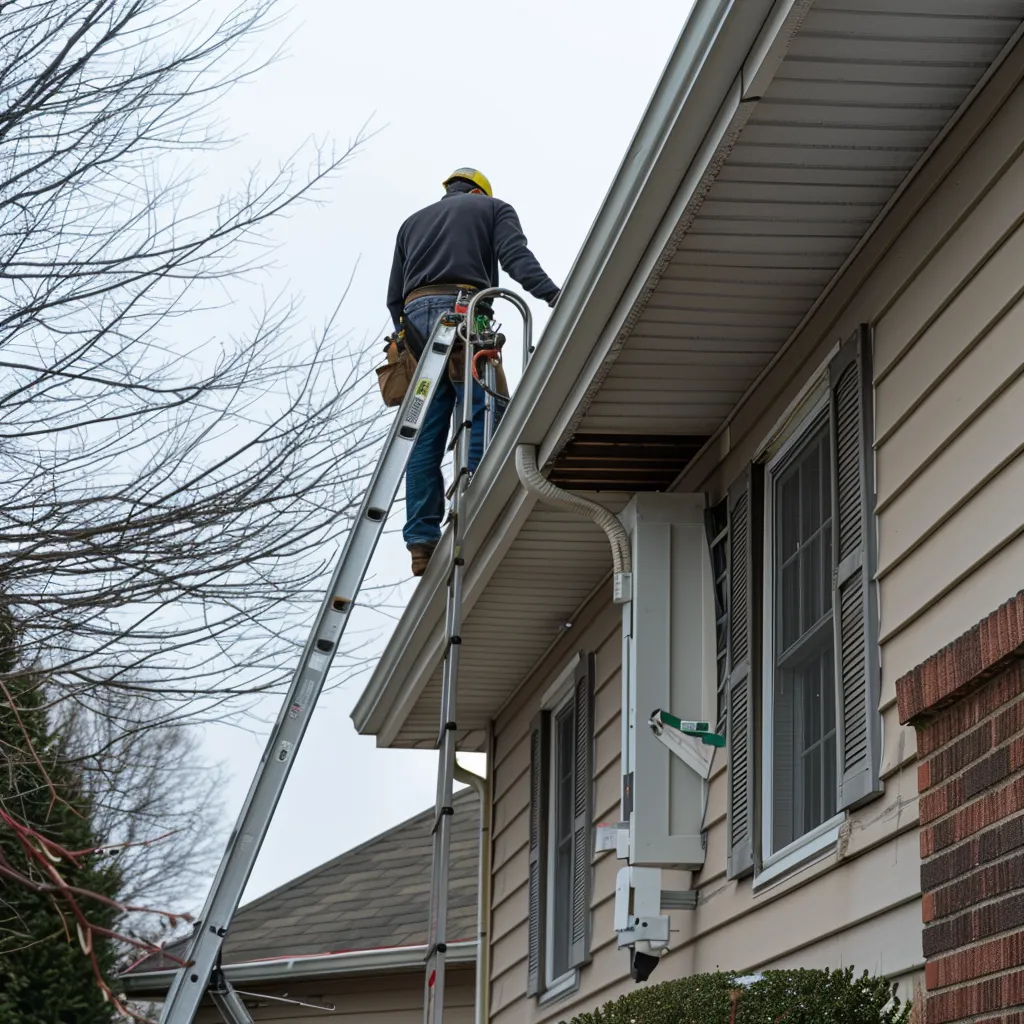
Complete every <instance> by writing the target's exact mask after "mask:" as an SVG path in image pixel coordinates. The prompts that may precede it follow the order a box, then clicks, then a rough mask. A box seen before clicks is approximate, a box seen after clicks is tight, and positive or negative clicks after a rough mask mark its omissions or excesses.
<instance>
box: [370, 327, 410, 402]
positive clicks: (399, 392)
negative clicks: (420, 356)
mask: <svg viewBox="0 0 1024 1024" xmlns="http://www.w3.org/2000/svg"><path fill="white" fill-rule="evenodd" d="M404 333H405V332H404V331H402V332H401V333H399V334H392V335H391V336H390V337H389V338H387V339H386V344H385V346H384V354H385V357H386V358H387V362H386V363H385V364H384V365H383V366H378V367H377V386H378V387H379V388H380V394H381V398H383V399H384V404H385V405H386V406H388V407H389V408H390V407H392V406H396V405H401V404H402V399H403V398H405V393H406V391H408V390H409V385H410V384H411V383H412V381H413V378H414V377H415V376H416V363H417V362H418V360H417V359H416V357H415V356H414V355H413V354H412V353H411V352H410V351H409V349H408V348H407V347H406V345H405V339H404V337H403V335H404Z"/></svg>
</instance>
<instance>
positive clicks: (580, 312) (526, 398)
mask: <svg viewBox="0 0 1024 1024" xmlns="http://www.w3.org/2000/svg"><path fill="white" fill-rule="evenodd" d="M792 5H793V4H792V0H779V2H778V3H777V4H773V3H772V2H771V0H742V2H738V0H697V2H696V3H695V5H694V7H693V10H692V11H691V14H690V17H689V19H688V21H687V23H686V26H685V28H684V29H683V32H682V34H681V36H680V38H679V41H678V42H677V44H676V47H675V49H674V51H673V53H672V55H671V57H670V58H669V61H668V64H667V65H666V68H665V71H664V73H663V74H662V77H661V80H660V81H659V83H658V86H657V88H656V89H655V92H654V95H653V97H652V99H651V102H650V103H649V105H648V107H647V110H646V112H645V114H644V117H643V119H642V120H641V122H640V126H639V128H638V129H637V132H636V134H635V136H634V138H633V142H632V143H631V145H630V147H629V149H628V150H627V153H626V157H625V159H624V160H623V162H622V165H621V166H620V168H619V171H618V173H617V175H616V177H615V179H614V181H613V183H612V186H611V189H610V190H609V192H608V196H607V197H606V199H605V202H604V204H603V205H602V207H601V209H600V211H599V213H598V215H597V219H596V220H595V222H594V225H593V227H592V228H591V230H590V233H589V235H588V236H587V240H586V242H585V243H584V245H583V248H582V249H581V251H580V255H579V257H578V258H577V260H576V262H575V264H574V265H573V268H572V270H571V272H570V274H569V277H568V279H567V281H566V283H565V286H564V288H563V290H562V295H561V297H560V299H559V302H558V304H557V306H556V307H555V310H554V312H553V313H552V316H551V319H550V321H549V323H548V326H547V329H546V330H545V332H544V337H543V338H542V340H541V343H540V344H539V345H538V347H537V351H536V353H535V355H534V357H533V359H532V360H531V361H530V364H529V366H528V367H527V369H526V372H525V374H524V375H523V379H522V381H521V382H520V385H519V387H518V389H517V390H516V394H515V398H514V400H513V401H512V402H511V403H510V405H509V408H508V410H507V412H506V414H505V416H504V417H503V418H502V421H501V424H500V426H499V427H498V430H497V433H496V434H495V438H494V440H493V442H492V443H491V446H490V448H489V449H488V450H487V452H486V453H485V455H484V458H483V460H482V461H481V463H480V466H479V468H478V470H477V472H476V473H475V474H474V477H473V483H472V485H471V487H470V488H469V491H468V492H467V495H466V506H467V507H466V513H465V514H466V546H465V552H464V553H465V555H466V557H467V564H468V566H469V567H471V569H470V571H472V572H475V577H474V582H475V586H474V587H471V586H470V581H469V580H468V579H467V587H466V591H465V595H464V597H465V604H464V611H465V612H468V611H469V610H470V609H471V607H472V604H473V603H474V602H475V600H476V598H478V597H479V595H480V593H482V591H483V589H484V587H485V586H486V583H487V582H488V580H489V579H490V576H491V574H492V573H493V571H494V569H495V568H496V567H497V564H498V562H499V561H500V557H501V555H503V554H504V552H505V551H507V550H508V547H509V546H511V543H512V541H513V540H514V532H512V536H506V535H505V534H506V533H507V532H511V531H509V530H507V529H506V530H502V531H501V534H502V535H501V536H499V537H498V538H496V539H495V538H494V533H493V531H494V528H495V527H496V526H497V525H498V523H499V521H500V520H502V519H504V521H505V524H506V527H513V526H514V524H517V523H518V524H519V525H521V524H522V523H523V522H525V519H526V516H527V515H528V514H529V511H530V510H531V509H532V500H533V499H531V498H530V496H529V495H527V494H526V492H525V491H524V490H523V489H522V487H521V486H520V485H519V482H518V478H517V476H516V472H515V465H514V459H513V453H514V451H515V447H516V445H517V444H533V445H537V446H538V447H539V448H540V454H541V464H542V465H543V462H544V461H545V456H549V455H550V453H551V452H552V451H553V450H555V448H556V447H557V445H558V441H559V438H561V437H563V436H564V434H565V432H566V430H567V429H571V427H572V424H573V423H574V421H575V420H576V419H578V417H579V415H580V410H581V409H582V408H584V407H585V405H586V404H587V402H588V396H589V394H591V393H592V392H593V391H594V390H595V389H596V387H597V386H599V383H600V379H601V377H602V369H603V368H605V367H607V366H608V365H610V362H611V360H612V359H613V358H614V355H615V353H616V352H617V349H618V348H619V347H621V344H622V343H623V341H624V339H625V334H626V332H628V329H629V327H630V326H631V325H630V324H629V322H628V318H629V316H630V313H631V311H632V310H633V308H634V306H635V304H636V300H637V298H638V297H639V296H640V294H641V292H642V291H643V289H644V288H645V287H646V284H647V281H648V279H649V278H650V276H651V273H652V272H653V271H654V270H655V268H656V267H657V265H658V261H659V260H660V259H661V256H662V252H663V250H664V246H665V245H666V244H667V243H668V241H669V240H670V239H671V238H672V236H673V234H675V233H677V232H678V231H679V221H680V215H681V214H685V210H686V207H687V205H688V204H691V203H693V202H694V201H695V200H699V199H700V198H702V197H699V196H696V195H695V192H694V191H693V190H696V189H698V188H699V187H700V186H701V184H702V182H705V183H706V180H707V178H706V175H707V170H708V167H709V166H711V164H712V162H713V160H714V158H715V154H716V153H720V152H721V149H722V140H723V139H724V138H725V137H726V135H727V134H728V133H729V132H730V131H735V126H736V122H737V118H740V119H742V120H743V121H745V119H746V116H747V113H748V111H749V107H750V106H752V104H745V103H744V102H743V99H742V91H743V87H742V83H743V67H744V64H745V62H746V61H747V60H748V58H749V57H750V55H751V53H752V52H753V51H752V48H753V47H754V46H755V45H756V44H757V43H758V41H759V40H760V39H763V35H762V32H763V30H764V29H765V27H766V26H767V25H770V24H771V23H772V17H771V16H772V13H773V11H774V10H775V9H776V8H778V7H779V6H783V7H786V8H787V9H788V8H790V7H791V6H792ZM776 23H777V24H778V25H779V28H780V29H782V28H785V27H786V26H788V25H790V24H791V21H790V19H786V18H783V19H781V20H780V21H777V22H776ZM787 42H788V39H787ZM768 50H769V51H770V52H771V53H774V52H775V51H774V49H772V48H771V47H769V48H768ZM763 63H764V61H763V59H762V60H761V61H760V63H759V64H758V66H760V64H763ZM702 165H703V166H702ZM680 182H682V185H680ZM687 189H689V190H690V191H689V192H688V191H687ZM488 537H491V538H492V542H491V543H490V544H489V545H488V547H489V548H491V549H492V550H491V551H490V554H491V555H492V556H497V557H492V558H491V559H490V560H487V559H486V558H484V557H483V555H484V552H483V551H481V544H482V543H483V540H484V538H488ZM450 556H451V530H450V529H449V530H448V531H447V532H446V534H445V536H444V538H443V539H442V541H441V545H440V547H439V548H438V551H437V555H436V556H435V557H434V558H433V559H431V562H430V565H429V566H428V568H427V572H426V573H425V575H424V576H423V578H422V579H421V580H420V583H419V585H418V587H417V589H416V592H415V593H414V595H413V598H412V600H411V601H410V603H409V606H408V607H407V608H406V611H405V613H404V614H403V616H402V618H401V619H400V620H399V622H398V625H397V627H396V629H395V633H394V635H393V636H392V638H391V640H390V642H389V643H388V645H387V647H386V649H385V651H384V653H383V655H382V656H381V659H380V661H379V663H378V665H377V668H376V670H375V671H374V673H373V675H372V676H371V678H370V680H369V682H368V683H367V685H366V687H365V689H364V690H363V692H362V694H361V695H360V697H359V700H358V701H357V702H356V705H355V707H354V709H353V711H352V716H351V717H352V720H353V722H354V723H355V726H356V729H357V730H358V731H359V732H360V733H363V734H371V735H376V737H377V745H378V746H381V747H386V746H389V745H390V744H391V743H392V742H393V741H394V739H395V737H396V736H397V735H398V732H399V731H400V729H401V726H402V723H403V722H404V721H405V718H406V716H407V714H408V711H409V709H410V708H411V707H412V706H413V705H414V704H415V702H416V700H417V699H418V697H419V695H420V693H422V690H423V688H424V686H426V683H427V681H428V680H429V678H430V676H431V674H432V673H433V670H434V668H435V666H436V665H437V662H438V659H439V658H440V657H441V655H442V653H443V650H444V637H443V634H442V627H443V622H444V604H445V587H446V581H447V576H448V567H449V564H450ZM469 575H470V573H469V572H467V576H469Z"/></svg>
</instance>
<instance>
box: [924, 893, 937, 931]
mask: <svg viewBox="0 0 1024 1024" xmlns="http://www.w3.org/2000/svg"><path fill="white" fill-rule="evenodd" d="M921 920H922V922H923V923H924V924H930V923H931V922H932V921H934V920H935V893H933V892H926V893H925V894H924V895H923V896H922V897H921Z"/></svg>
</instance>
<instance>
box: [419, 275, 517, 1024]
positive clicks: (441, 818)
mask: <svg viewBox="0 0 1024 1024" xmlns="http://www.w3.org/2000/svg"><path fill="white" fill-rule="evenodd" d="M493 298H503V299H506V300H507V301H508V302H510V303H511V304H512V305H513V306H514V307H515V308H516V310H517V311H518V312H519V314H520V316H521V317H522V320H523V369H524V371H525V369H526V365H527V362H528V361H529V357H530V355H532V353H533V319H532V316H531V314H530V308H529V306H527V304H526V302H525V301H524V300H523V299H522V298H521V297H520V296H519V295H517V294H516V293H515V292H513V291H509V290H508V289H505V288H487V289H484V290H482V291H479V292H476V293H475V294H474V295H473V296H472V298H471V299H470V300H469V306H468V308H467V310H466V318H465V321H464V323H465V325H466V328H465V330H466V336H465V338H464V339H463V340H464V344H465V358H464V360H463V364H464V371H463V392H462V393H463V399H462V409H461V412H460V415H459V423H458V434H457V439H456V445H455V489H454V494H453V499H452V530H453V538H452V566H451V572H450V574H449V577H448V601H447V606H446V610H445V628H446V630H447V634H446V644H445V655H444V669H443V673H442V679H441V702H440V724H439V729H438V737H437V750H438V765H437V769H438V770H437V802H436V805H435V809H434V846H433V861H432V866H431V880H430V915H429V921H428V931H427V955H426V972H425V975H426V976H425V979H424V990H423V1021H424V1024H441V1022H442V1021H443V1018H444V989H445V964H446V953H447V950H448V890H449V880H450V875H449V868H450V858H451V835H452V827H453V824H454V816H455V809H454V806H453V800H452V797H453V793H454V786H455V754H456V749H457V744H458V725H457V722H458V718H457V711H458V680H459V656H460V653H461V649H462V636H461V633H462V589H463V576H464V572H465V552H464V542H465V529H466V523H465V515H464V509H465V497H466V491H467V489H468V487H469V449H470V443H471V439H472V421H473V387H474V381H473V326H474V325H475V323H476V309H477V305H478V304H479V303H480V302H481V301H482V300H486V299H493ZM485 373H486V375H487V376H486V378H485V379H486V380H487V383H488V387H490V388H491V390H492V391H493V390H494V380H495V373H494V368H493V367H492V366H491V365H490V361H488V362H487V366H486V370H485ZM486 401H488V402H489V403H490V404H489V406H486V407H485V408H486V411H485V415H484V446H485V450H486V446H487V445H488V444H490V441H491V439H492V437H493V433H494V430H495V427H496V425H497V423H496V416H495V411H496V410H495V405H494V402H495V400H494V399H493V397H491V396H486Z"/></svg>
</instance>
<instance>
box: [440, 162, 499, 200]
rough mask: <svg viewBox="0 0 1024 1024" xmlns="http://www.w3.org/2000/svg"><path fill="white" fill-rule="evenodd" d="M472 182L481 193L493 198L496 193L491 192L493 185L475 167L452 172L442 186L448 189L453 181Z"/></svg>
mask: <svg viewBox="0 0 1024 1024" xmlns="http://www.w3.org/2000/svg"><path fill="white" fill-rule="evenodd" d="M458 180H462V181H471V182H472V183H473V184H474V185H476V187H477V188H478V189H480V191H481V192H483V193H484V194H485V195H489V196H491V197H493V196H494V193H493V192H492V191H491V183H490V182H489V181H488V180H487V175H486V174H484V173H483V171H478V170H477V169H476V168H475V167H459V168H458V169H456V170H454V171H452V173H451V174H449V175H448V177H447V178H445V179H444V181H442V182H441V184H442V185H443V186H444V187H445V188H447V187H448V186H449V185H450V184H451V183H452V182H453V181H458Z"/></svg>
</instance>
